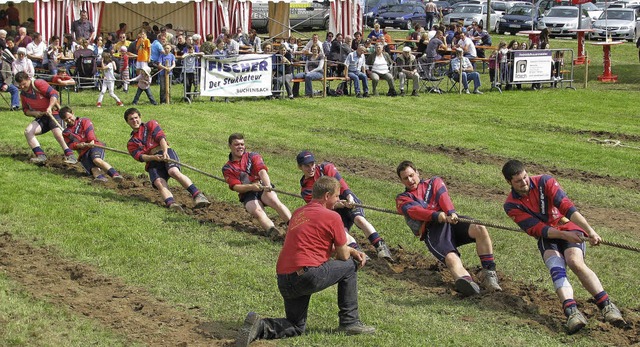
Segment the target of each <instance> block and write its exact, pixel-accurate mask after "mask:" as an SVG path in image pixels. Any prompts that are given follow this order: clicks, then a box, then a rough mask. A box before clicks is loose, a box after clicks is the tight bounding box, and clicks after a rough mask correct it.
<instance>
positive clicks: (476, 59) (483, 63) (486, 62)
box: [469, 58, 489, 73]
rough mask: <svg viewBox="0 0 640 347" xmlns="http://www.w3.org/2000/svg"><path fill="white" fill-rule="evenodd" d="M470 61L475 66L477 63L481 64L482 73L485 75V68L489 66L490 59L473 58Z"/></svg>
mask: <svg viewBox="0 0 640 347" xmlns="http://www.w3.org/2000/svg"><path fill="white" fill-rule="evenodd" d="M469 61H470V62H471V63H473V64H475V63H477V62H481V63H482V73H484V71H485V66H488V65H489V58H471V59H469Z"/></svg>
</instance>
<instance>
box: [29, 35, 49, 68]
mask: <svg viewBox="0 0 640 347" xmlns="http://www.w3.org/2000/svg"><path fill="white" fill-rule="evenodd" d="M46 52H47V45H46V44H45V43H44V42H43V41H42V35H40V33H33V41H31V43H29V44H28V45H27V58H29V59H31V61H32V62H33V66H34V67H35V68H44V67H45V65H44V63H45V62H46V61H45V58H46Z"/></svg>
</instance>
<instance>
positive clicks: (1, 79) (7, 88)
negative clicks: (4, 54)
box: [0, 59, 20, 111]
mask: <svg viewBox="0 0 640 347" xmlns="http://www.w3.org/2000/svg"><path fill="white" fill-rule="evenodd" d="M8 64H9V63H7V62H6V61H4V60H3V59H0V65H1V67H2V72H3V73H0V92H3V93H7V92H8V93H9V94H10V95H11V108H10V110H11V111H17V110H18V109H20V91H19V90H18V88H17V87H16V86H14V85H13V83H11V80H12V79H13V78H11V80H9V79H5V74H4V71H6V70H5V65H8ZM9 70H10V69H9ZM10 75H11V74H10V73H9V76H10Z"/></svg>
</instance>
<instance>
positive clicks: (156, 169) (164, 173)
mask: <svg viewBox="0 0 640 347" xmlns="http://www.w3.org/2000/svg"><path fill="white" fill-rule="evenodd" d="M168 152H169V153H168V154H169V158H171V159H173V160H175V161H180V158H179V157H178V154H177V153H176V151H174V150H173V148H169V150H168ZM154 154H162V150H160V151H157V152H156V153H154ZM173 167H177V168H178V170H180V164H176V163H169V162H164V161H150V162H149V166H147V172H148V173H149V180H150V181H151V184H152V185H153V186H154V187H155V188H156V189H158V187H156V185H155V183H154V182H155V181H156V180H157V179H158V178H162V179H164V180H165V181H168V180H169V177H170V176H169V169H171V168H173Z"/></svg>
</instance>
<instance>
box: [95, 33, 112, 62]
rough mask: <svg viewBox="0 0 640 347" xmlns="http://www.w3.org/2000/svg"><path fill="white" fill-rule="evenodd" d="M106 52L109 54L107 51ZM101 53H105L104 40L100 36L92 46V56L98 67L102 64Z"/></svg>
mask: <svg viewBox="0 0 640 347" xmlns="http://www.w3.org/2000/svg"><path fill="white" fill-rule="evenodd" d="M106 52H107V53H110V52H109V51H106ZM102 53H105V48H104V39H103V38H102V36H98V37H97V38H96V40H95V44H94V45H93V55H94V56H96V57H97V60H96V62H97V64H98V65H100V64H102Z"/></svg>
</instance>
